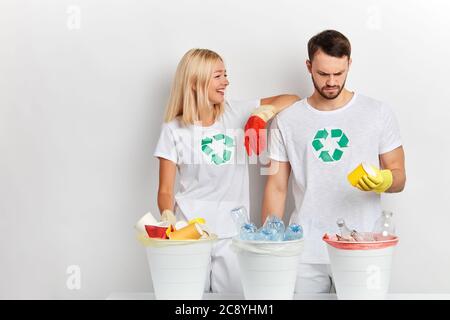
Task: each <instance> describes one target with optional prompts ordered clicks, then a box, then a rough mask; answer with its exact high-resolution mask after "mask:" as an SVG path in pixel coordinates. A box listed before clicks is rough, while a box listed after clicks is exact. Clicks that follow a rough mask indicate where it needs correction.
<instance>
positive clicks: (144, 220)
mask: <svg viewBox="0 0 450 320" xmlns="http://www.w3.org/2000/svg"><path fill="white" fill-rule="evenodd" d="M157 224H158V221H156V219H155V218H154V217H153V215H152V213H151V212H147V213H146V214H145V215H143V216H142V217H141V218H140V219H139V221H138V222H137V223H136V225H135V226H134V228H135V229H136V230H137V231H138V232H139V233H146V230H145V226H146V225H157Z"/></svg>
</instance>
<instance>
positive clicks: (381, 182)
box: [355, 165, 393, 193]
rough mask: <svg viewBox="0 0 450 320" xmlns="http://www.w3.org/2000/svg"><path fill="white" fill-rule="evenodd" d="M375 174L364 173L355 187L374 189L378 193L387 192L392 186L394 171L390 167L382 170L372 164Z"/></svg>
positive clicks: (362, 189) (363, 189) (367, 189)
mask: <svg viewBox="0 0 450 320" xmlns="http://www.w3.org/2000/svg"><path fill="white" fill-rule="evenodd" d="M371 168H372V169H373V171H374V174H373V175H372V174H365V175H363V176H362V177H361V178H360V179H359V181H358V183H356V185H355V187H357V188H358V189H359V190H361V191H374V192H377V193H382V192H385V191H386V190H387V189H389V188H390V187H391V186H392V182H393V177H392V171H391V170H389V169H385V170H380V169H378V168H376V167H374V166H372V165H371Z"/></svg>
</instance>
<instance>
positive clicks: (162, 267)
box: [146, 239, 214, 300]
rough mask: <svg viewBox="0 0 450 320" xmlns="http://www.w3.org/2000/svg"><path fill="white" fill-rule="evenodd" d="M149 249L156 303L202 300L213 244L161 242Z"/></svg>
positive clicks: (209, 241)
mask: <svg viewBox="0 0 450 320" xmlns="http://www.w3.org/2000/svg"><path fill="white" fill-rule="evenodd" d="M155 241H156V242H159V243H158V245H154V246H147V248H146V249H147V258H148V262H149V265H150V272H151V276H152V281H153V288H154V290H155V297H156V299H157V300H201V299H202V297H203V292H204V290H205V282H206V277H207V274H208V272H209V264H210V256H211V249H212V246H213V243H214V241H213V240H211V239H200V240H160V241H157V240H156V239H155Z"/></svg>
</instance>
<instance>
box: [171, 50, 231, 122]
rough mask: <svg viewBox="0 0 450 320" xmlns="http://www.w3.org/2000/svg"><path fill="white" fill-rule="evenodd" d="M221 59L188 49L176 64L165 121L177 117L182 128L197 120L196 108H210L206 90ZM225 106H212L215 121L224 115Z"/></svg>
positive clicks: (212, 53)
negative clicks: (182, 125)
mask: <svg viewBox="0 0 450 320" xmlns="http://www.w3.org/2000/svg"><path fill="white" fill-rule="evenodd" d="M218 61H222V62H223V59H222V58H221V57H220V56H219V55H218V54H217V53H215V52H214V51H211V50H208V49H191V50H189V51H188V52H186V53H185V55H184V56H183V58H182V59H181V61H180V63H179V64H178V67H177V71H176V73H175V78H174V80H173V84H172V89H171V92H170V98H169V102H168V103H167V108H166V115H165V119H164V120H165V121H166V122H169V121H172V120H173V119H176V118H179V119H180V121H181V122H182V123H183V124H184V125H188V124H194V122H196V121H200V119H199V113H198V109H199V107H201V108H206V107H209V104H210V103H209V99H208V88H209V83H210V81H211V77H212V73H213V71H214V66H215V64H216V63H217V62H218ZM223 111H224V103H223V102H222V103H220V104H214V106H213V113H214V120H217V118H218V117H219V116H220V115H221V114H222V113H223Z"/></svg>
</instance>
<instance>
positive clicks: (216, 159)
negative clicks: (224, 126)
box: [202, 133, 234, 165]
mask: <svg viewBox="0 0 450 320" xmlns="http://www.w3.org/2000/svg"><path fill="white" fill-rule="evenodd" d="M213 139H214V140H215V141H221V140H223V144H224V145H225V148H224V150H223V153H222V156H220V155H218V154H217V153H215V152H214V150H213V149H212V148H211V146H210V144H211V143H212V142H213ZM233 146H234V142H233V138H231V137H229V136H227V135H224V134H223V133H219V134H216V135H214V136H213V137H212V138H210V137H205V138H203V139H202V151H203V152H204V153H206V154H207V155H208V156H210V157H211V162H213V163H214V164H217V165H219V164H223V163H225V162H227V161H229V160H230V159H231V154H232V151H231V150H229V149H230V148H231V147H233Z"/></svg>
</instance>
